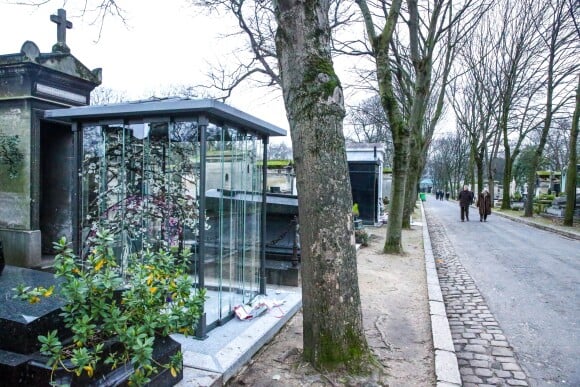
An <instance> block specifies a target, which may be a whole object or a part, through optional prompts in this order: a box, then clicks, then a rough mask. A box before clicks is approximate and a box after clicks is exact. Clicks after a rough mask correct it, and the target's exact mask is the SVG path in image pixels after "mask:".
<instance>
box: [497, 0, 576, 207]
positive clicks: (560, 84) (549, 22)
mask: <svg viewBox="0 0 580 387" xmlns="http://www.w3.org/2000/svg"><path fill="white" fill-rule="evenodd" d="M533 6H537V4H535V2H533V1H530V3H529V7H533ZM572 7H575V6H574V5H573V4H572V3H569V2H568V1H567V0H554V1H549V2H547V3H545V4H544V5H543V7H541V8H540V12H539V14H540V15H542V16H543V18H541V19H539V20H538V21H536V24H535V31H536V33H537V34H538V36H539V37H540V41H541V42H542V48H543V50H542V51H543V52H546V53H547V55H546V58H545V60H544V61H543V63H544V69H545V75H546V81H545V83H544V85H543V89H544V90H545V95H546V102H545V107H544V120H543V125H542V131H541V134H540V141H539V143H538V145H537V147H536V152H535V153H534V157H533V159H532V170H531V172H530V175H529V176H528V197H529V198H531V197H533V196H532V195H533V193H534V188H535V186H534V184H532V182H533V181H535V179H536V176H535V175H536V170H537V166H538V164H539V162H540V160H541V158H542V154H543V152H544V147H545V145H546V141H547V139H548V133H549V131H550V128H551V126H552V118H553V115H554V113H555V112H557V111H558V110H559V109H560V107H561V106H562V105H563V103H564V102H565V101H566V98H565V97H566V96H565V95H564V96H560V98H558V99H560V100H561V101H562V102H560V103H558V100H557V99H556V95H555V93H556V92H557V91H558V88H560V90H562V91H564V92H565V91H566V90H567V89H568V90H570V89H569V88H568V87H566V86H567V84H568V85H569V84H570V80H575V76H576V74H577V71H578V69H579V68H580V66H579V64H578V60H577V57H578V53H579V48H580V47H579V44H578V35H577V33H576V30H575V28H574V20H573V12H574V9H572ZM572 84H574V83H572ZM572 90H573V89H572ZM504 196H505V195H504ZM524 216H528V217H530V216H533V207H532V201H531V200H528V201H527V202H526V206H525V213H524Z"/></svg>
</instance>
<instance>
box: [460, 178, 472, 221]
mask: <svg viewBox="0 0 580 387" xmlns="http://www.w3.org/2000/svg"><path fill="white" fill-rule="evenodd" d="M457 199H458V200H459V207H460V208H461V221H462V222H465V220H467V221H468V222H469V206H470V205H471V203H472V202H473V195H472V193H471V191H470V190H469V188H467V186H466V185H464V186H463V190H462V191H461V192H459V196H458V197H457Z"/></svg>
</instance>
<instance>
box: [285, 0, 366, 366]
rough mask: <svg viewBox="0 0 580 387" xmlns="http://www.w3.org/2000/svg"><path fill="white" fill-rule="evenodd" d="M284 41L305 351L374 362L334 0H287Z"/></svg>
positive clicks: (319, 357) (322, 361)
mask: <svg viewBox="0 0 580 387" xmlns="http://www.w3.org/2000/svg"><path fill="white" fill-rule="evenodd" d="M275 7H276V8H275V14H276V19H277V22H278V30H277V32H276V48H277V54H278V58H279V67H280V73H281V80H282V83H281V84H282V90H283V94H284V102H285V105H286V113H287V116H288V121H289V123H290V131H291V138H292V145H293V150H294V161H295V166H296V176H297V188H298V195H299V197H298V200H299V216H300V219H301V222H300V241H301V257H302V295H303V297H302V300H303V315H304V323H303V324H304V338H303V340H304V357H305V359H306V360H307V361H309V362H310V363H311V364H312V365H313V366H314V367H315V368H317V369H323V370H331V369H335V368H339V367H344V368H346V369H348V370H350V371H353V372H356V371H358V370H361V369H363V368H364V367H365V365H366V364H368V359H369V354H370V352H369V349H368V346H367V343H366V338H365V335H364V330H363V325H362V312H361V305H360V295H359V289H358V277H357V267H356V251H355V242H354V230H353V216H352V194H351V187H350V183H349V181H350V180H349V173H348V166H347V161H346V149H345V141H344V135H343V118H344V115H345V111H344V103H343V100H342V88H341V85H340V81H339V79H338V77H337V76H336V74H335V72H334V68H333V63H332V59H331V55H330V48H331V45H330V28H329V23H328V10H329V1H327V0H318V1H316V0H303V1H297V0H279V1H277V2H275Z"/></svg>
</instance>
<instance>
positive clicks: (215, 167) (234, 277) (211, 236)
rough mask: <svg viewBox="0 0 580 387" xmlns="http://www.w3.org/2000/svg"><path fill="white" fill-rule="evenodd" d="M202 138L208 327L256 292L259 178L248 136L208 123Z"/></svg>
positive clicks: (252, 141)
mask: <svg viewBox="0 0 580 387" xmlns="http://www.w3.org/2000/svg"><path fill="white" fill-rule="evenodd" d="M207 133H208V136H207V177H206V188H207V189H206V198H207V200H206V205H207V214H206V216H207V218H208V222H209V223H210V226H211V228H210V230H209V231H208V232H207V237H206V242H207V245H206V252H207V254H206V260H205V262H206V266H205V268H206V277H205V280H206V281H205V284H206V287H208V289H210V290H211V289H214V290H215V294H214V298H213V300H212V302H208V303H207V304H206V305H207V307H206V312H207V313H208V323H211V322H213V321H214V320H216V319H222V318H225V317H226V316H228V315H229V314H230V313H231V312H232V310H233V308H234V307H235V306H236V305H239V304H244V303H247V302H249V301H251V299H252V298H253V297H254V296H255V295H256V294H257V293H258V291H259V242H260V239H259V238H260V220H261V208H262V207H261V200H262V197H261V189H262V183H261V181H262V174H261V169H260V167H259V166H258V157H257V155H258V154H260V157H261V153H259V152H260V148H259V147H258V144H259V141H256V138H255V137H254V136H252V135H248V134H246V133H244V132H243V131H240V130H239V129H237V128H232V127H218V126H216V125H211V124H210V125H209V127H208V132H207ZM210 294H211V292H210ZM210 305H211V306H210Z"/></svg>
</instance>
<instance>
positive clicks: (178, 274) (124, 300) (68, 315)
mask: <svg viewBox="0 0 580 387" xmlns="http://www.w3.org/2000/svg"><path fill="white" fill-rule="evenodd" d="M113 242H114V238H113V236H112V235H111V234H110V233H108V232H106V231H102V232H101V231H98V232H96V234H95V236H94V237H93V238H92V240H91V244H90V253H89V254H88V255H87V257H86V258H85V259H84V260H79V259H77V257H76V256H75V255H74V253H73V251H72V250H71V249H70V247H69V246H68V244H67V242H66V240H65V239H64V238H63V239H61V240H60V241H59V242H58V243H55V250H56V251H57V252H58V255H57V257H56V261H55V271H56V272H55V277H56V279H57V280H58V281H60V282H59V286H58V290H57V291H56V293H57V295H58V296H59V297H60V305H55V306H60V310H62V312H61V313H60V314H59V316H61V317H62V322H59V323H55V324H51V323H52V322H53V321H54V320H53V317H54V316H50V317H49V316H48V315H47V317H46V318H45V320H46V324H45V325H44V326H43V327H42V328H43V329H38V330H37V332H35V333H40V334H39V335H38V341H39V343H40V344H39V345H34V344H31V343H28V344H29V345H31V346H32V348H33V349H35V350H38V352H37V353H35V354H34V356H33V357H32V358H33V360H35V362H32V363H34V364H31V362H28V367H25V368H28V369H26V370H24V369H23V370H14V369H12V370H10V371H11V373H12V374H14V375H15V376H16V375H18V377H19V378H21V379H19V380H22V379H24V384H25V385H26V384H34V385H37V383H45V384H46V385H48V381H50V382H51V383H57V384H58V385H62V384H63V383H64V384H69V385H90V384H92V383H96V382H97V381H98V383H99V385H110V386H112V385H118V384H119V383H126V382H129V383H130V384H133V385H144V384H147V383H152V382H153V381H155V382H154V384H155V385H173V384H175V383H176V382H177V381H179V380H180V379H181V377H182V371H181V370H182V356H181V352H180V345H179V344H178V343H177V342H175V341H173V340H172V339H171V338H170V337H169V334H170V333H173V332H180V333H183V334H186V335H188V334H189V335H192V334H194V329H195V326H196V324H197V322H198V320H199V317H200V315H201V311H202V310H203V303H204V300H205V291H204V290H203V289H201V290H195V289H194V288H193V287H192V286H191V279H190V278H189V276H188V275H187V270H188V265H189V262H188V259H187V257H184V256H181V257H179V259H176V257H175V256H173V255H172V254H171V253H169V252H168V251H164V250H158V251H152V250H148V251H146V252H145V253H144V254H143V255H141V256H137V255H133V256H132V257H130V260H129V264H128V266H127V268H125V270H124V271H122V270H121V268H120V267H119V266H118V264H117V259H116V257H115V253H114V249H113ZM122 272H123V274H124V275H122ZM55 289H56V287H55V284H54V283H53V284H52V285H50V286H49V287H46V286H43V285H39V286H35V287H30V286H24V285H22V284H19V285H18V286H17V287H16V289H15V290H16V292H17V295H16V297H18V298H20V299H21V300H23V301H26V302H28V303H29V304H30V305H35V304H37V303H38V304H42V303H43V302H44V300H43V299H44V298H48V297H52V295H53V294H54V293H55ZM52 313H54V308H53V311H52ZM51 325H52V326H51ZM63 326H64V328H65V329H64V330H63V329H62V327H63ZM43 332H47V333H45V334H43ZM28 341H30V340H28ZM16 346H17V345H14V346H13V347H11V348H8V349H10V350H15V349H16V348H14V347H16ZM27 352H30V351H27ZM33 367H36V369H35V370H33V371H31V369H32V368H33Z"/></svg>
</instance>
